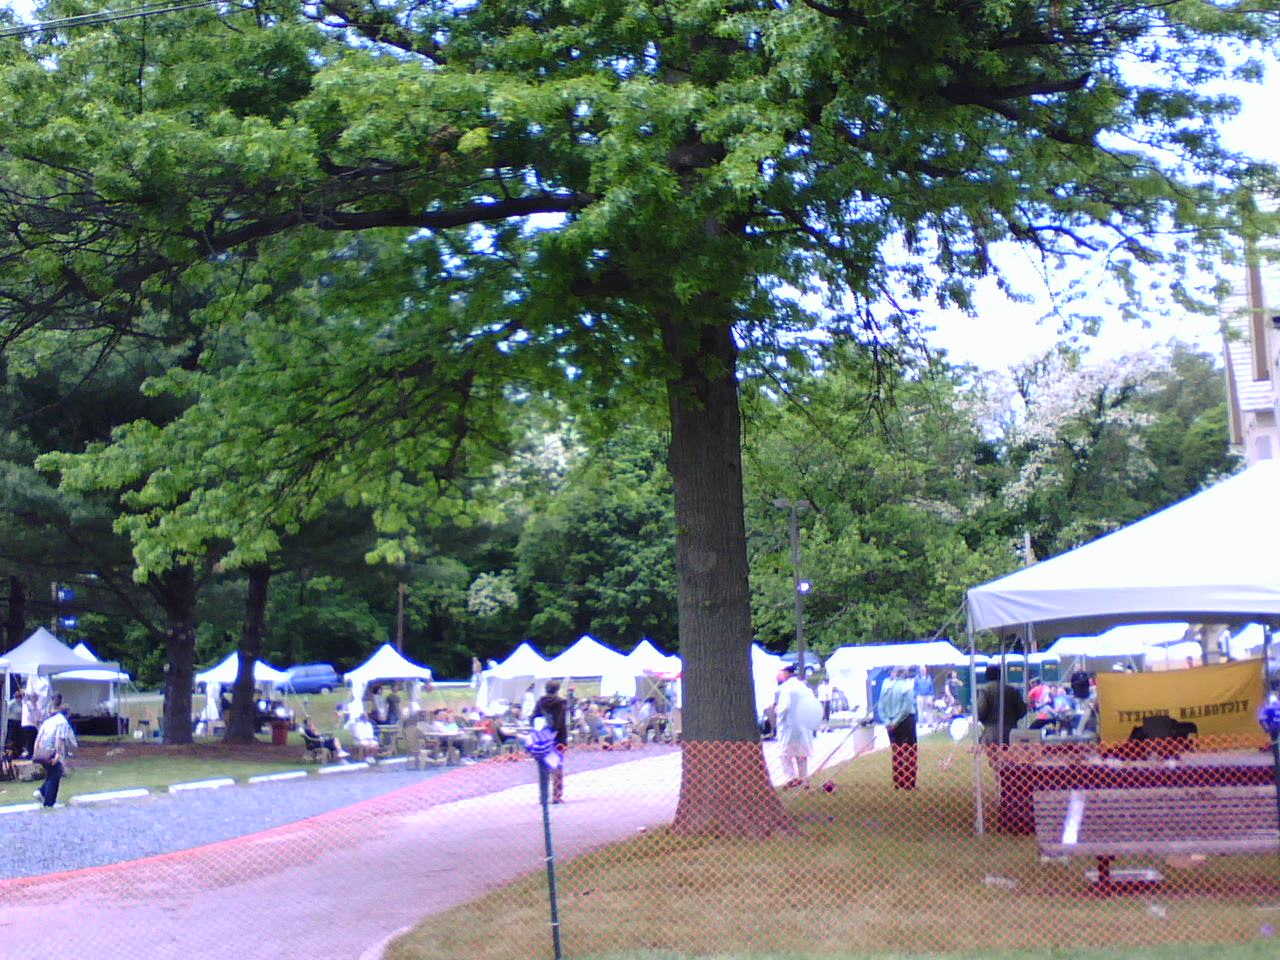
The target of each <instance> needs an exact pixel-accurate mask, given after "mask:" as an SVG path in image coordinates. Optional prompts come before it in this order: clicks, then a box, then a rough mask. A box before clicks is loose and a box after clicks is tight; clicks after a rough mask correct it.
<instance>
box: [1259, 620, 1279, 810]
mask: <svg viewBox="0 0 1280 960" xmlns="http://www.w3.org/2000/svg"><path fill="white" fill-rule="evenodd" d="M1262 678H1263V680H1264V681H1265V683H1266V689H1265V690H1263V691H1262V702H1263V703H1264V704H1267V703H1270V702H1271V624H1270V623H1264V624H1263V625H1262ZM1267 736H1268V737H1270V738H1271V763H1272V774H1273V779H1274V780H1275V785H1276V813H1277V815H1280V736H1276V734H1275V733H1273V732H1272V731H1271V730H1268V731H1267Z"/></svg>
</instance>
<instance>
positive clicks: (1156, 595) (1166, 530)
mask: <svg viewBox="0 0 1280 960" xmlns="http://www.w3.org/2000/svg"><path fill="white" fill-rule="evenodd" d="M1277 491H1280V461H1274V460H1265V461H1262V462H1260V463H1257V464H1254V465H1253V466H1251V467H1249V469H1247V470H1245V471H1244V472H1243V473H1239V474H1236V475H1235V476H1233V477H1229V478H1228V479H1226V480H1223V481H1222V482H1221V483H1218V484H1216V485H1215V486H1213V487H1210V488H1209V489H1208V490H1205V491H1202V492H1201V493H1198V494H1196V495H1195V496H1192V497H1188V498H1187V499H1185V500H1182V501H1180V502H1179V503H1175V504H1174V505H1173V506H1171V507H1168V508H1166V509H1164V510H1161V511H1160V512H1159V513H1155V514H1152V515H1151V516H1149V517H1147V518H1146V519H1144V520H1139V521H1138V522H1137V523H1134V524H1131V525H1130V526H1127V527H1125V528H1123V529H1121V530H1117V531H1116V532H1115V533H1111V534H1108V535H1107V536H1105V537H1100V538H1099V539H1097V540H1094V541H1092V542H1090V543H1086V544H1085V545H1084V546H1081V547H1077V548H1076V549H1074V550H1072V551H1070V552H1068V553H1064V554H1062V555H1061V556H1057V557H1053V558H1052V559H1049V560H1044V561H1042V562H1040V563H1037V564H1036V565H1035V566H1031V567H1026V568H1025V569H1022V570H1019V571H1017V572H1016V573H1012V574H1009V575H1008V576H1007V577H1002V578H1000V579H999V580H993V581H991V582H990V583H986V584H983V585H982V586H980V587H974V588H973V589H971V590H970V591H969V594H968V612H969V631H970V646H971V647H972V643H973V640H972V635H973V632H974V631H977V630H996V631H1001V632H1003V631H1006V630H1009V629H1011V628H1015V629H1016V628H1021V627H1022V626H1023V625H1024V624H1035V625H1036V627H1035V629H1036V631H1037V634H1038V635H1040V636H1064V635H1073V634H1089V633H1097V632H1098V631H1099V630H1101V629H1104V628H1107V627H1111V626H1114V625H1116V624H1124V623H1167V622H1169V621H1175V620H1178V621H1187V622H1191V623H1225V624H1237V625H1238V624H1245V623H1262V624H1266V625H1268V627H1269V628H1270V627H1274V626H1276V625H1278V624H1280V565H1278V564H1276V563H1275V561H1274V557H1273V554H1274V552H1275V545H1276V544H1277V543H1280V511H1278V510H1276V509H1275V507H1274V501H1275V496H1276V492H1277ZM974 736H975V738H976V736H977V732H976V725H975V732H974ZM975 758H976V754H975ZM974 771H975V774H974V780H975V789H976V793H977V801H978V802H977V810H976V816H975V827H976V830H977V832H978V833H979V834H981V833H982V830H983V825H982V817H983V812H982V777H981V765H980V764H979V763H978V762H977V760H976V759H975V765H974Z"/></svg>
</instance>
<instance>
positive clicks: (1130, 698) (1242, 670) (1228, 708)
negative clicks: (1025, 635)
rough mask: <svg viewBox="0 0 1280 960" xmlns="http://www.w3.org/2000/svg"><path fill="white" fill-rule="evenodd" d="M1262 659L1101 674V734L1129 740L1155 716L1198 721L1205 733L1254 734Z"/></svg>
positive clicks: (1107, 738)
mask: <svg viewBox="0 0 1280 960" xmlns="http://www.w3.org/2000/svg"><path fill="white" fill-rule="evenodd" d="M1263 688H1264V682H1263V676H1262V661H1261V660H1242V661H1239V662H1237V663H1216V664H1212V665H1210V666H1207V667H1193V668H1191V669H1190V670H1164V671H1161V672H1159V673H1100V674H1098V711H1099V720H1100V723H1099V731H1098V732H1099V733H1100V734H1101V736H1102V739H1103V740H1104V741H1107V742H1109V743H1114V742H1116V741H1119V740H1128V739H1129V734H1130V733H1131V732H1132V731H1133V728H1134V727H1138V726H1141V725H1142V721H1143V719H1145V718H1146V717H1152V716H1160V715H1165V716H1170V717H1172V718H1173V719H1174V720H1177V721H1179V722H1182V723H1194V724H1195V725H1196V730H1197V732H1198V733H1199V734H1200V735H1201V736H1215V735H1218V736H1227V735H1231V736H1242V735H1243V736H1253V737H1256V738H1257V740H1258V743H1259V744H1263V743H1267V742H1268V741H1267V738H1266V735H1265V734H1264V733H1263V732H1262V728H1261V727H1260V726H1258V708H1259V707H1261V706H1262V700H1263Z"/></svg>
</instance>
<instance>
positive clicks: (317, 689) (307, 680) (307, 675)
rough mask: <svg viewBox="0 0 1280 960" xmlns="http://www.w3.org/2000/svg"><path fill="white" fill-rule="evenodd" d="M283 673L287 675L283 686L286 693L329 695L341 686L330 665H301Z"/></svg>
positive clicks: (340, 681) (336, 674) (339, 678)
mask: <svg viewBox="0 0 1280 960" xmlns="http://www.w3.org/2000/svg"><path fill="white" fill-rule="evenodd" d="M285 673H287V674H288V675H289V679H288V680H286V681H285V684H284V689H285V692H286V693H329V692H330V691H332V690H336V689H337V688H338V687H340V686H342V678H341V677H340V676H338V673H337V671H336V670H334V669H333V664H331V663H302V664H299V665H298V666H296V667H290V668H289V669H288V670H286V671H285Z"/></svg>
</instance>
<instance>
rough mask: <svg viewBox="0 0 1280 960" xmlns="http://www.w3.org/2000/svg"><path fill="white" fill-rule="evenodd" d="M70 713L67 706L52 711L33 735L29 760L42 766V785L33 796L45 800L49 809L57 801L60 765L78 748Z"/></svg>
mask: <svg viewBox="0 0 1280 960" xmlns="http://www.w3.org/2000/svg"><path fill="white" fill-rule="evenodd" d="M70 713H71V708H70V707H62V708H61V709H60V710H56V711H54V712H53V713H52V714H50V715H49V718H48V719H47V720H45V721H44V723H42V724H40V729H39V730H38V731H37V732H36V744H35V749H34V751H33V752H32V757H33V758H34V759H35V761H36V762H37V763H38V764H40V766H42V767H44V783H42V784H40V789H39V790H37V791H36V796H37V797H39V798H40V799H41V800H43V801H44V805H45V806H46V807H52V806H53V805H54V804H55V803H57V802H58V784H60V783H61V782H62V774H63V773H65V772H66V767H65V766H64V765H63V764H64V762H65V761H66V759H67V757H68V756H70V754H71V751H73V750H75V749H76V748H77V747H78V746H79V744H78V743H76V734H75V731H74V730H72V729H71V722H70V721H69V720H68V719H67V715H68V714H70Z"/></svg>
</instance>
